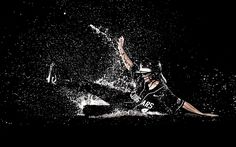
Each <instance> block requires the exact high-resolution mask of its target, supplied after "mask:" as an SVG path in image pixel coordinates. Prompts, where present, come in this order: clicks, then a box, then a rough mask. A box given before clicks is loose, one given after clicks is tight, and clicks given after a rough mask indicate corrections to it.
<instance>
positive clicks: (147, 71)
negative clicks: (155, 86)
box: [135, 59, 161, 82]
mask: <svg viewBox="0 0 236 147" xmlns="http://www.w3.org/2000/svg"><path fill="white" fill-rule="evenodd" d="M160 70H161V66H160V63H158V64H153V63H152V62H150V60H148V59H145V60H142V61H141V62H140V63H139V66H138V70H137V71H135V73H137V74H141V75H142V78H143V79H144V80H145V82H150V81H151V80H152V79H154V78H155V75H158V74H159V73H160Z"/></svg>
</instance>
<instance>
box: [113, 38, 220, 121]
mask: <svg viewBox="0 0 236 147" xmlns="http://www.w3.org/2000/svg"><path fill="white" fill-rule="evenodd" d="M117 44H118V50H119V55H120V57H121V59H122V61H123V63H124V65H125V67H126V68H127V69H128V70H129V71H131V72H132V73H133V74H134V75H138V76H137V78H135V81H136V84H135V86H134V87H135V90H134V91H133V92H131V94H130V98H131V99H132V100H133V102H132V105H133V109H135V110H140V111H141V112H143V113H147V114H152V113H154V112H161V113H164V114H175V113H176V112H177V111H178V110H179V109H180V108H183V109H185V110H187V111H189V112H191V113H195V114H198V115H203V116H212V117H214V116H218V115H215V114H211V113H202V112H201V111H199V110H198V109H196V108H195V107H194V106H193V105H191V104H190V103H188V102H186V101H184V100H182V99H180V98H178V97H176V96H175V95H174V94H173V93H172V92H171V90H170V89H169V88H168V86H167V85H166V79H165V78H164V76H163V75H162V73H161V65H160V63H159V64H157V66H155V65H152V64H151V63H150V62H145V61H144V62H142V63H140V64H139V65H137V64H136V63H134V62H132V61H131V59H130V58H129V57H128V55H127V53H126V52H125V50H124V48H123V46H124V37H123V36H121V37H120V38H119V39H118V42H117Z"/></svg>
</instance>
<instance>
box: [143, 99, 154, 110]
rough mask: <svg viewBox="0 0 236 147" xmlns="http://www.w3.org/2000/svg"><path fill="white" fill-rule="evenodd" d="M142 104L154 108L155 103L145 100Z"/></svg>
mask: <svg viewBox="0 0 236 147" xmlns="http://www.w3.org/2000/svg"><path fill="white" fill-rule="evenodd" d="M141 105H142V106H144V107H146V108H148V109H152V108H153V106H154V103H152V102H149V101H146V100H144V101H142V103H141Z"/></svg>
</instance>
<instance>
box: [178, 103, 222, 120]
mask: <svg viewBox="0 0 236 147" xmlns="http://www.w3.org/2000/svg"><path fill="white" fill-rule="evenodd" d="M182 108H184V109H185V110H187V111H189V112H192V113H195V114H199V115H203V116H211V117H215V116H218V115H216V114H212V113H202V112H201V111H199V110H198V109H197V108H195V107H194V106H193V105H191V104H190V103H188V102H184V104H183V106H182Z"/></svg>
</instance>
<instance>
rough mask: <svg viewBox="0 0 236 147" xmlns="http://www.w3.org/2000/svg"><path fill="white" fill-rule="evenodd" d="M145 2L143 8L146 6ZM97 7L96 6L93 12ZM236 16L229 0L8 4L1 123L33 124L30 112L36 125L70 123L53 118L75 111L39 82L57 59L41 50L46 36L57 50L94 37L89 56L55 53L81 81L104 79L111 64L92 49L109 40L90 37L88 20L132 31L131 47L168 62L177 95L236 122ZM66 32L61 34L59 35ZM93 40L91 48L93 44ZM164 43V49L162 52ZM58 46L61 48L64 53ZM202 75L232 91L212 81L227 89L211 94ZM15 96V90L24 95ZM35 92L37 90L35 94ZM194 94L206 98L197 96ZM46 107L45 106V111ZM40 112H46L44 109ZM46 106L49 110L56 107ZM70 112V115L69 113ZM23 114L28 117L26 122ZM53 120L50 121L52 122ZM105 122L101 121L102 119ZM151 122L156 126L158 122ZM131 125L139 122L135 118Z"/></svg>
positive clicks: (0, 14)
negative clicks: (102, 74) (101, 74)
mask: <svg viewBox="0 0 236 147" xmlns="http://www.w3.org/2000/svg"><path fill="white" fill-rule="evenodd" d="M73 4H78V5H73ZM122 6H124V7H122ZM141 6H143V7H144V9H143V10H141V11H139V8H141ZM94 7H95V9H92V8H94ZM76 8H78V9H76ZM96 8H99V9H96ZM80 9H81V10H84V12H83V13H76V10H80ZM91 10H93V11H91ZM118 10H119V11H118ZM64 12H66V15H64ZM147 14H149V15H147ZM155 16H157V17H155ZM234 17H235V16H234V8H233V3H232V2H227V1H221V2H216V1H203V0H200V1H197V0H194V1H187V0H181V1H177V0H176V1H175V0H168V1H164V0H163V1H155V2H154V1H142V0H137V1H134V0H133V1H132V0H131V1H121V0H110V1H96V2H95V1H80V2H77V3H76V1H66V0H64V1H63V0H61V1H52V0H51V1H44V2H41V1H5V2H3V3H2V4H1V9H0V20H1V24H0V25H1V26H0V33H1V36H0V37H1V83H2V84H1V93H2V95H3V97H2V99H1V101H2V102H1V110H2V111H1V116H2V119H1V121H2V122H1V123H2V124H3V125H2V126H6V127H12V126H13V127H15V126H16V127H17V126H25V125H26V126H28V125H30V124H31V118H30V119H29V116H33V118H32V119H33V122H34V123H35V121H37V123H39V124H40V125H43V126H47V125H48V126H53V125H55V124H58V125H61V121H62V122H63V123H64V120H61V117H63V119H64V115H63V116H61V115H55V116H54V112H52V110H55V109H56V110H58V111H57V112H59V113H60V112H61V113H66V114H67V113H68V111H71V110H70V109H69V110H68V108H65V106H64V105H63V104H64V103H66V104H67V103H68V102H64V101H66V100H63V102H58V103H57V102H52V101H55V100H57V99H56V98H50V101H49V100H48V97H47V96H48V95H50V94H55V93H53V92H51V93H50V87H47V86H48V85H46V86H45V85H44V83H43V81H42V80H40V79H43V78H44V76H45V75H43V73H44V72H45V70H46V69H47V68H45V64H49V63H50V61H51V59H48V58H47V57H45V52H47V51H48V50H46V49H42V50H41V48H42V47H43V46H44V45H42V44H44V42H45V41H47V39H51V38H53V37H54V38H56V39H55V40H56V41H55V40H54V41H55V42H57V43H58V45H56V47H58V46H60V45H61V46H63V45H64V43H65V42H66V40H64V41H63V39H62V38H63V36H65V35H66V34H67V35H68V36H69V38H79V40H83V39H84V38H86V37H88V40H86V39H85V40H84V42H83V43H82V45H86V46H87V47H85V48H86V49H87V51H88V52H90V54H89V55H88V54H87V53H86V52H87V51H86V50H76V51H75V52H74V53H81V54H82V55H81V56H79V57H77V58H73V59H71V58H70V60H69V59H68V60H67V58H66V57H68V56H70V57H71V56H73V53H71V52H68V54H69V55H67V54H66V55H65V56H64V55H63V56H60V55H61V52H60V51H62V52H66V53H67V51H66V50H63V49H61V48H60V49H59V50H57V49H55V50H53V53H54V54H56V55H58V56H56V57H55V60H57V63H58V64H60V65H62V66H63V67H66V68H67V70H68V71H69V75H73V74H74V73H82V74H83V75H84V76H79V77H77V78H79V79H80V78H88V79H93V78H97V76H98V75H99V74H97V73H98V72H101V69H103V68H104V67H103V66H101V65H100V66H98V65H96V64H94V63H96V61H97V59H99V57H98V56H99V55H94V53H93V52H94V50H93V49H90V47H94V45H96V46H99V45H100V46H103V45H102V43H101V44H99V43H96V41H97V42H98V41H101V40H99V39H97V38H94V37H93V34H92V33H91V32H90V34H89V30H88V25H89V24H93V23H95V24H98V25H102V26H105V27H107V28H109V29H110V32H111V33H112V34H113V36H115V37H118V36H120V35H124V36H128V37H127V42H130V44H129V43H127V45H130V46H132V47H138V48H139V49H138V50H137V52H139V51H140V53H141V54H142V53H143V54H144V56H145V55H149V56H150V58H158V59H161V60H162V62H163V70H164V71H163V72H164V74H165V75H166V77H167V80H168V81H169V86H170V87H171V88H173V91H174V92H175V93H176V94H177V95H179V96H181V97H184V98H185V99H186V100H188V101H190V102H192V103H193V104H194V105H196V106H198V107H199V108H200V109H202V110H206V111H212V109H211V108H205V106H203V103H206V104H209V105H213V107H216V110H215V112H216V113H218V114H222V115H223V117H222V118H220V119H219V122H218V121H217V122H214V123H213V128H214V127H216V126H217V125H219V124H223V122H225V121H224V120H226V122H228V121H231V122H234V116H235V108H234V106H232V103H233V102H234V99H233V97H235V84H234V82H235V74H236V73H235V61H234V48H235V44H234V38H235V37H234V35H235V34H234V30H235V28H234V26H235V23H234ZM133 20H135V23H134V24H133V23H131V21H133ZM157 24H158V25H157ZM132 25H134V26H136V27H137V30H138V31H137V32H135V30H132ZM52 26H56V27H52ZM79 26H80V27H79ZM50 27H51V28H52V29H50ZM54 30H56V31H54ZM142 30H151V32H152V31H153V32H154V33H153V34H154V36H155V35H156V34H155V33H156V32H158V33H159V34H160V36H161V37H160V38H158V39H160V40H158V41H159V42H158V44H161V46H158V44H155V41H157V40H155V37H154V39H152V38H151V35H150V34H152V33H147V32H145V31H144V32H142ZM31 32H32V33H31ZM78 32H79V33H78ZM41 33H42V34H47V35H48V36H49V37H48V38H47V37H45V38H43V39H42V38H41V37H42V36H40V35H41ZM142 33H144V37H142V36H141V34H142ZM145 33H147V34H145ZM86 34H89V35H86ZM47 35H46V36H47ZM52 36H53V37H52ZM55 36H59V37H58V38H57V37H55ZM61 36H62V38H60V37H61ZM157 36H158V35H157ZM145 37H146V38H145ZM37 38H38V41H37ZM145 39H146V40H145ZM41 41H42V43H41V44H40V43H39V42H41ZM68 44H69V45H72V47H71V48H72V49H74V47H73V45H75V44H73V43H71V42H69V43H68ZM89 44H92V45H91V46H89ZM69 45H68V46H69ZM68 46H66V47H68ZM63 47H65V46H63ZM158 47H159V49H160V50H157V48H158ZM140 48H145V49H147V52H142V51H141V50H140ZM163 48H166V50H162V49H163ZM54 51H55V52H54ZM58 51H59V53H58V54H57V52H58ZM131 51H133V50H131ZM49 52H50V51H49ZM137 52H136V53H137ZM103 54H106V51H104V52H101V53H100V55H103ZM137 54H138V53H137ZM160 54H161V55H160ZM134 55H135V54H134ZM86 56H89V59H92V60H93V61H92V60H91V61H90V60H89V61H87V62H85V63H86V64H87V65H85V64H83V62H77V61H78V60H85V59H86ZM71 62H75V63H73V65H72V64H70V63H71ZM78 64H79V65H80V66H82V67H83V68H85V69H86V70H83V71H80V70H78V69H77V68H76V67H77V66H78ZM104 66H105V65H104ZM89 67H90V68H89ZM29 68H30V70H29ZM72 73H73V74H72ZM86 73H90V74H88V77H86ZM93 73H94V74H93ZM219 73H221V74H219ZM202 74H205V75H208V77H210V78H209V79H211V77H215V79H212V80H209V79H208V80H207V81H205V82H206V83H207V82H210V83H208V84H211V85H216V84H219V85H221V86H222V85H227V86H228V89H227V90H221V89H222V87H221V86H220V87H217V86H212V87H213V93H217V92H218V91H220V92H219V93H217V94H218V95H217V97H216V98H214V97H213V96H212V95H211V94H209V91H204V90H203V91H204V92H202V91H201V89H204V87H203V85H204V84H206V83H204V82H203V83H201V82H200V81H201V79H202V77H201V76H202ZM217 74H219V75H217ZM25 75H28V76H29V75H30V76H31V77H33V78H34V79H36V80H29V79H26V78H25ZM216 75H217V76H216ZM43 80H44V79H43ZM32 81H33V82H32ZM29 83H30V84H29ZM42 85H43V86H42ZM39 87H40V88H39ZM44 88H45V89H44ZM30 89H32V90H30ZM51 90H53V88H52V89H51ZM29 91H30V92H29ZM45 91H46V92H45ZM48 91H49V92H48ZM13 93H16V94H17V96H16V95H14V94H13ZM25 93H27V94H25ZM29 93H33V94H32V95H33V96H32V95H30V94H29ZM42 93H44V97H45V98H41V96H38V95H40V94H42ZM45 93H46V94H45ZM48 93H49V94H48ZM19 95H24V96H25V97H30V96H32V98H34V100H29V99H27V98H23V100H26V101H27V102H23V103H22V99H19V98H18V96H19ZM35 95H36V96H35ZM45 95H46V96H45ZM55 95H56V94H55ZM193 96H196V97H197V96H202V97H207V98H205V99H203V98H202V99H197V98H196V99H195V98H194V99H193V98H192V97H193ZM39 97H40V98H39ZM19 101H21V102H19ZM31 101H33V102H32V103H34V104H35V103H37V108H32V107H35V106H36V105H32V107H31ZM35 101H36V102H35ZM60 101H61V100H60ZM45 105H46V106H47V105H49V106H48V108H47V107H46V108H45ZM42 108H45V109H46V110H42ZM36 110H39V113H38V111H36ZM47 110H50V112H48V111H47ZM32 111H34V112H32ZM41 111H42V113H41ZM44 111H47V112H44ZM37 115H39V116H37ZM48 115H49V116H48ZM69 116H70V115H69ZM34 117H35V118H34ZM66 117H68V116H67V115H66ZM22 118H24V119H26V120H27V121H25V120H22ZM28 119H29V120H30V121H29V120H28ZM34 119H35V120H34ZM48 119H49V120H50V121H47V120H48ZM54 119H56V120H57V123H55V121H54ZM127 119H128V118H127ZM131 119H132V118H131ZM187 119H188V118H187ZM39 120H40V121H41V122H39ZM66 120H68V119H66ZM177 120H178V118H177ZM196 120H197V121H196ZM196 120H195V119H193V120H191V119H190V121H189V120H188V121H187V120H185V119H183V120H182V119H180V122H178V121H177V122H175V121H173V123H174V124H177V125H179V124H185V125H186V126H192V125H194V124H195V123H196V122H197V123H198V122H199V123H200V122H201V121H200V120H198V119H196ZM51 121H52V122H53V123H52V122H51ZM81 121H82V122H83V121H84V122H86V121H85V120H80V118H77V119H75V120H73V121H72V123H71V125H72V126H73V125H74V126H78V124H77V122H81ZM113 121H114V120H109V121H108V122H106V124H109V125H111V126H112V124H115V125H117V124H119V123H114V122H113ZM163 121H164V122H168V123H167V124H166V125H169V126H171V125H172V123H170V122H169V121H168V119H167V120H163ZM45 122H46V123H45ZM125 122H126V119H124V120H120V124H121V125H125ZM134 122H135V120H134ZM151 122H153V123H151ZM37 123H36V124H37ZM41 123H42V124H41ZM63 123H62V124H63ZM99 123H100V124H102V123H103V122H99ZM99 123H98V124H97V123H94V122H91V124H90V125H91V126H93V125H94V126H96V125H97V126H100V125H99ZM142 123H144V124H145V123H147V120H143V121H140V124H139V125H141V124H142ZM86 124H87V125H88V124H89V123H87V122H86V123H82V125H85V126H86ZM134 124H135V123H133V125H134ZM147 124H149V125H150V124H151V126H157V125H155V121H154V120H152V119H151V120H150V123H147ZM159 124H162V125H163V124H164V123H162V122H160V123H159ZM67 125H68V124H67ZM129 125H131V126H132V123H130V124H129ZM210 125H212V124H211V122H210V123H209V122H208V123H206V124H202V125H201V127H209V126H210ZM226 125H227V124H226ZM69 126H70V125H69ZM101 126H102V125H101ZM137 126H138V125H137ZM147 126H148V125H147ZM222 126H224V125H222ZM211 127H212V126H211Z"/></svg>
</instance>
